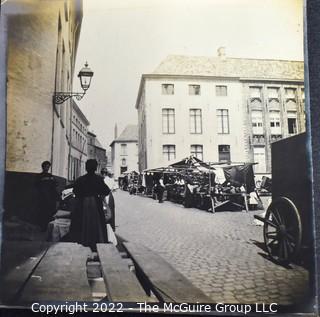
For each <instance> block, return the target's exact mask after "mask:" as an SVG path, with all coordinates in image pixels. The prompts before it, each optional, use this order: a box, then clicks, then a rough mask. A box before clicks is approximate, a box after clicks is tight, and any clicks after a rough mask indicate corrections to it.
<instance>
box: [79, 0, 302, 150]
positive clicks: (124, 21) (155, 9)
mask: <svg viewBox="0 0 320 317" xmlns="http://www.w3.org/2000/svg"><path fill="white" fill-rule="evenodd" d="M83 3H84V12H83V20H82V27H81V35H80V43H79V47H78V54H77V64H76V73H77V72H78V71H79V70H80V68H82V66H83V64H84V62H85V61H86V60H87V61H88V63H89V66H90V67H91V69H92V70H93V71H94V77H93V79H92V85H91V87H90V89H89V90H88V92H87V94H86V96H85V97H84V98H83V100H82V101H80V102H79V106H80V108H81V109H82V111H83V112H84V113H85V115H86V116H87V117H88V119H89V121H90V123H91V125H90V128H91V130H92V131H94V132H95V133H96V134H97V135H98V138H99V140H100V141H101V143H102V144H103V145H104V146H106V148H107V149H109V144H110V143H111V141H112V140H113V138H114V134H113V133H114V125H115V123H117V124H118V132H119V133H121V131H122V129H123V128H124V127H125V126H126V125H127V124H130V123H133V124H137V111H136V109H135V102H136V98H137V93H138V88H139V83H140V78H141V74H144V73H151V72H152V71H153V70H154V69H155V68H156V67H157V66H158V65H159V64H160V62H161V61H162V60H163V59H165V58H166V56H168V55H170V54H182V55H193V56H216V55H217V49H218V48H219V47H220V46H224V47H226V53H227V56H230V57H247V58H267V59H286V60H303V7H302V6H303V4H302V3H303V1H302V0H83ZM74 84H75V89H74V90H77V89H80V88H79V85H78V79H77V78H76V79H75V81H74Z"/></svg>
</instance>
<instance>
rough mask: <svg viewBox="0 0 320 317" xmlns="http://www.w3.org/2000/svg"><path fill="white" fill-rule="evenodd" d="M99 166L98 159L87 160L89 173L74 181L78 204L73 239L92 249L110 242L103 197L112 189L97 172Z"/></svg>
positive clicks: (73, 214)
mask: <svg viewBox="0 0 320 317" xmlns="http://www.w3.org/2000/svg"><path fill="white" fill-rule="evenodd" d="M97 166H98V162H97V161H96V160H94V159H89V160H87V162H86V171H87V174H85V175H84V176H81V177H79V178H78V179H77V180H76V181H75V183H74V187H73V192H74V194H75V196H76V204H75V210H74V212H73V213H72V217H71V227H70V239H71V241H74V242H78V243H80V244H82V245H84V246H88V247H90V248H91V249H92V251H96V244H97V243H106V242H108V238H107V230H106V222H105V216H104V212H103V199H104V197H106V196H107V195H108V194H109V193H110V189H109V187H108V186H107V185H106V184H105V183H104V181H103V179H102V177H101V176H100V175H97V174H96V173H95V172H96V170H97Z"/></svg>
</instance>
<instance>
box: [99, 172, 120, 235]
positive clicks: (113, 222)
mask: <svg viewBox="0 0 320 317" xmlns="http://www.w3.org/2000/svg"><path fill="white" fill-rule="evenodd" d="M101 176H102V177H103V179H104V182H105V184H106V185H107V186H108V187H109V189H110V193H109V196H108V200H107V201H108V205H109V207H110V210H111V219H110V225H111V227H112V229H113V231H115V230H116V220H115V217H116V214H115V203H114V197H113V193H112V192H114V191H115V190H116V189H117V186H116V183H115V181H114V179H113V178H112V177H111V174H110V173H109V172H108V170H107V169H106V168H102V169H101Z"/></svg>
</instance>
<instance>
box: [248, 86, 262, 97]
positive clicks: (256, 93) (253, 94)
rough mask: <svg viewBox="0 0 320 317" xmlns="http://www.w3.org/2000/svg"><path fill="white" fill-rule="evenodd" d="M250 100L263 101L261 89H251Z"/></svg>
mask: <svg viewBox="0 0 320 317" xmlns="http://www.w3.org/2000/svg"><path fill="white" fill-rule="evenodd" d="M250 98H259V99H261V87H250Z"/></svg>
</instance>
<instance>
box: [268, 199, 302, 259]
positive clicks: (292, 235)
mask: <svg viewBox="0 0 320 317" xmlns="http://www.w3.org/2000/svg"><path fill="white" fill-rule="evenodd" d="M263 235H264V242H265V245H266V247H267V251H268V253H269V255H270V257H271V258H272V259H273V260H274V261H276V262H278V263H282V264H286V263H289V262H290V261H291V260H292V259H294V258H295V256H296V255H297V254H298V252H299V250H300V247H301V238H302V226H301V219H300V215H299V211H298V209H297V207H296V206H295V204H294V203H293V202H292V201H291V200H290V199H288V198H286V197H280V198H278V199H276V200H274V201H273V202H272V203H271V204H270V206H269V208H268V210H267V212H266V216H265V222H264V227H263Z"/></svg>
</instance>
